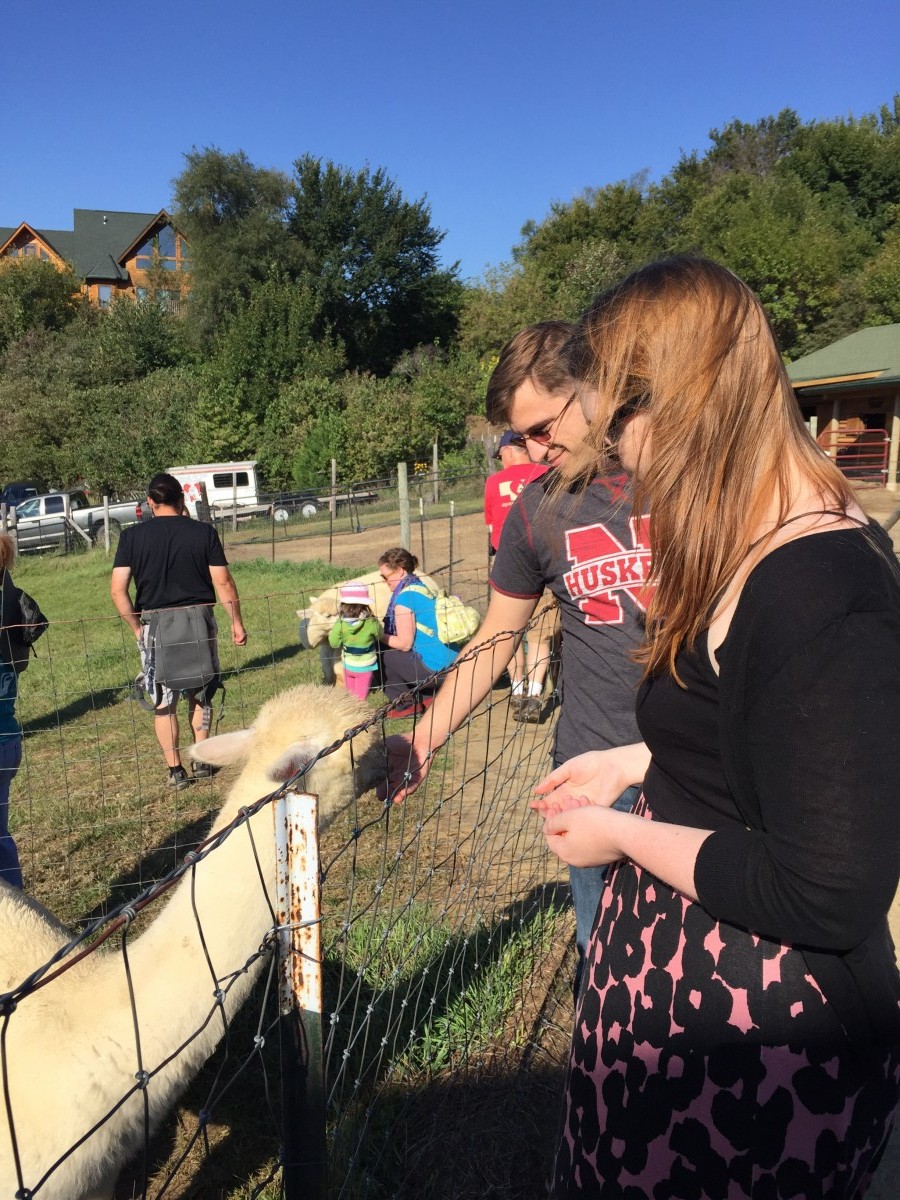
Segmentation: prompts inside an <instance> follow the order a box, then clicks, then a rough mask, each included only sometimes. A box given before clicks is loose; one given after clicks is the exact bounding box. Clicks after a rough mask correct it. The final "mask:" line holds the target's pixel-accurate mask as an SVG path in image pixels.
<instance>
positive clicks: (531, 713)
mask: <svg viewBox="0 0 900 1200" xmlns="http://www.w3.org/2000/svg"><path fill="white" fill-rule="evenodd" d="M543 711H544V702H543V700H542V699H541V698H540V696H523V697H522V704H521V706H520V708H519V711H518V712H517V713H513V716H514V718H515V720H517V721H524V722H525V723H526V724H528V725H539V724H540V720H541V714H542V712H543Z"/></svg>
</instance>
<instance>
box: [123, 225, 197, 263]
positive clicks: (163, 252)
mask: <svg viewBox="0 0 900 1200" xmlns="http://www.w3.org/2000/svg"><path fill="white" fill-rule="evenodd" d="M192 265H193V264H192V263H191V251H190V248H189V246H188V244H187V242H186V241H185V240H184V238H183V237H181V235H180V234H177V235H176V233H175V230H174V229H173V228H172V227H171V225H163V227H162V229H160V230H159V232H158V233H155V234H154V235H153V237H151V238H148V239H147V241H146V242H144V244H143V245H142V246H140V247H139V248H138V252H137V260H136V262H135V266H136V267H137V269H138V270H139V271H149V270H151V269H152V268H153V267H154V266H159V267H162V268H163V270H164V271H190V270H191V268H192Z"/></svg>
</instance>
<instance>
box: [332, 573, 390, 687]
mask: <svg viewBox="0 0 900 1200" xmlns="http://www.w3.org/2000/svg"><path fill="white" fill-rule="evenodd" d="M338 596H339V597H340V602H341V604H340V608H339V609H338V619H337V620H336V621H335V623H334V626H333V627H332V630H331V632H330V633H329V635H328V644H329V645H330V646H332V647H333V648H334V649H335V650H337V649H338V648H340V651H341V663H342V665H343V668H344V687H345V688H346V689H347V691H348V692H350V693H351V694H352V695H354V696H359V698H360V699H361V700H365V698H366V696H368V694H369V688H370V687H371V686H372V676H373V675H374V673H375V668H376V666H377V665H378V656H377V647H378V635H379V633H380V632H381V624H380V623H379V621H378V619H377V617H376V616H375V614H374V613H373V612H372V605H371V597H370V596H369V589H368V587H366V585H365V584H364V583H345V584H344V585H343V587H341V589H340V590H339V592H338Z"/></svg>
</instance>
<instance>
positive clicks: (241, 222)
mask: <svg viewBox="0 0 900 1200" xmlns="http://www.w3.org/2000/svg"><path fill="white" fill-rule="evenodd" d="M184 157H185V162H186V166H185V169H184V170H183V171H182V173H181V174H180V175H179V176H178V178H177V179H176V180H175V182H174V196H173V201H174V207H175V213H174V218H175V223H176V224H177V225H178V227H179V229H180V230H181V231H182V232H183V233H184V235H185V237H186V238H187V240H188V243H189V245H190V247H191V254H192V256H193V277H192V285H191V292H190V299H189V302H188V304H187V310H188V314H189V319H190V321H191V324H192V327H193V328H194V329H195V330H196V332H197V334H198V336H199V337H200V339H201V341H202V342H204V343H205V342H208V341H209V340H210V339H211V338H212V337H213V336H214V335H215V333H216V331H217V330H218V329H219V327H220V325H221V324H222V322H223V321H224V319H225V317H226V316H227V315H228V314H229V313H232V312H234V311H235V310H236V309H237V308H238V307H239V306H240V304H241V302H242V301H245V300H246V299H247V298H248V297H249V295H250V293H251V292H252V290H253V288H254V286H255V285H256V284H258V283H260V282H261V281H263V280H265V279H267V278H268V277H269V276H270V275H271V273H272V272H273V270H277V271H280V272H287V273H288V274H290V262H291V246H290V239H289V237H288V232H287V227H286V219H287V214H288V211H289V208H290V192H291V184H290V179H289V178H288V177H287V176H286V175H284V174H282V173H281V172H280V171H274V170H269V169H267V168H264V167H255V166H254V165H253V164H252V163H251V162H250V160H249V159H248V158H247V156H246V154H245V153H244V152H243V150H239V151H237V153H235V154H226V153H225V152H224V151H222V150H219V149H218V148H217V147H215V146H209V147H206V148H205V149H203V150H198V149H197V148H196V147H195V148H194V149H193V150H191V151H190V152H189V153H187V154H185V156H184Z"/></svg>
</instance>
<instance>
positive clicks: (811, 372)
mask: <svg viewBox="0 0 900 1200" xmlns="http://www.w3.org/2000/svg"><path fill="white" fill-rule="evenodd" d="M787 373H788V378H789V379H790V381H791V383H792V384H793V385H794V387H795V388H802V387H803V386H804V384H805V382H806V383H808V384H809V385H814V384H815V383H816V381H818V380H823V381H824V380H832V381H833V382H832V383H830V384H829V385H827V386H828V388H829V390H832V389H837V388H845V387H849V386H856V387H862V386H863V385H867V386H869V387H871V386H872V384H881V383H893V382H895V381H900V324H898V325H874V326H873V327H872V328H871V329H860V330H859V331H858V332H857V333H851V334H850V335H849V336H848V337H845V338H841V339H840V340H839V341H837V342H832V343H831V345H830V346H825V347H824V349H822V350H816V351H815V353H813V354H805V355H804V356H803V358H798V359H796V360H795V361H794V362H792V363H788V367H787ZM854 375H855V376H860V375H869V376H870V377H869V378H868V379H853V378H852V376H854ZM847 376H851V378H850V379H846V377H847ZM842 378H843V379H844V382H840V381H841V379H842ZM823 390H824V389H823Z"/></svg>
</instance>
